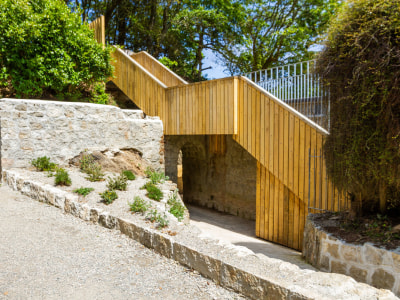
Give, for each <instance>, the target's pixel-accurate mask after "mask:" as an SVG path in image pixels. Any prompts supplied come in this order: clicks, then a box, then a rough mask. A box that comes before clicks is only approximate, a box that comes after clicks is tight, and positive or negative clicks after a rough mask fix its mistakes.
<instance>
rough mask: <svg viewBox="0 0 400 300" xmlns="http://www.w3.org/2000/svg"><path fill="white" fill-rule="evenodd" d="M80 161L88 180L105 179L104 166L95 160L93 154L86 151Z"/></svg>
mask: <svg viewBox="0 0 400 300" xmlns="http://www.w3.org/2000/svg"><path fill="white" fill-rule="evenodd" d="M79 163H80V169H81V171H82V172H84V173H86V174H87V175H88V176H87V177H86V179H87V180H89V181H92V182H95V181H103V180H104V174H103V172H102V171H101V169H102V167H101V165H100V164H98V163H96V162H95V161H94V157H93V155H91V154H90V153H87V151H85V152H84V153H83V154H82V158H81V159H80V161H79Z"/></svg>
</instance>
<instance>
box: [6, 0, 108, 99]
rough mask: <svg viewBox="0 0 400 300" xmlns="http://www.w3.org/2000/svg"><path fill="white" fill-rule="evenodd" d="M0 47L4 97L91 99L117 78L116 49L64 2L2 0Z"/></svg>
mask: <svg viewBox="0 0 400 300" xmlns="http://www.w3.org/2000/svg"><path fill="white" fill-rule="evenodd" d="M0 45H1V47H0V85H2V86H3V87H4V86H7V89H6V90H5V91H6V94H5V95H4V96H8V97H13V96H17V97H22V98H26V97H30V98H40V97H49V96H55V97H57V98H59V99H71V100H77V99H79V98H81V97H83V98H86V97H89V98H90V97H92V96H96V95H99V93H98V91H97V90H96V89H95V88H94V87H95V86H96V83H98V82H104V81H105V80H107V78H108V77H109V76H111V75H112V66H111V63H110V52H111V48H110V47H104V48H103V46H102V45H100V44H98V43H97V42H96V41H95V39H94V34H93V31H92V30H91V29H89V26H88V25H87V24H82V21H81V18H80V15H79V12H76V13H72V12H71V10H70V9H69V8H68V7H67V5H66V4H65V1H54V0H35V1H30V0H0ZM103 90H104V88H103ZM3 93H4V91H3ZM100 97H103V96H100ZM97 101H98V100H97ZM102 101H103V100H102Z"/></svg>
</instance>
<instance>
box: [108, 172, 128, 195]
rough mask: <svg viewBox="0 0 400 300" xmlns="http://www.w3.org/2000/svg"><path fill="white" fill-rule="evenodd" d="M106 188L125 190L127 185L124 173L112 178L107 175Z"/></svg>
mask: <svg viewBox="0 0 400 300" xmlns="http://www.w3.org/2000/svg"><path fill="white" fill-rule="evenodd" d="M107 180H108V181H107V188H108V189H109V190H120V191H126V187H127V185H128V178H127V177H126V176H125V175H124V174H120V175H119V176H116V177H114V178H111V177H108V179H107Z"/></svg>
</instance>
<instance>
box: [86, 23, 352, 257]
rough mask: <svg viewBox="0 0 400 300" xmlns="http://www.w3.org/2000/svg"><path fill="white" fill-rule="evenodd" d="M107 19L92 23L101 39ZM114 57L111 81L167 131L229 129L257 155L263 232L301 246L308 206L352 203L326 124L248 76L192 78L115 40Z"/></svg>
mask: <svg viewBox="0 0 400 300" xmlns="http://www.w3.org/2000/svg"><path fill="white" fill-rule="evenodd" d="M98 20H99V19H98ZM101 20H102V19H100V21H97V20H96V21H95V22H93V23H92V24H91V26H92V27H93V28H94V29H95V32H96V37H97V38H98V41H104V38H103V36H104V25H102V24H103V23H102V22H101ZM99 31H102V34H99V33H98V32H99ZM113 58H114V67H115V71H114V78H112V81H113V82H114V83H115V84H116V85H117V86H118V87H119V88H120V89H121V90H122V91H123V92H124V93H125V94H126V95H127V96H128V97H129V98H130V99H132V100H133V101H134V102H135V104H136V105H137V106H139V107H140V108H141V109H142V110H143V111H144V112H145V113H146V114H147V115H152V116H159V117H160V119H161V120H162V121H163V124H164V133H165V134H166V135H231V136H233V139H234V140H235V141H236V142H238V143H239V144H240V145H241V146H242V147H243V148H244V149H246V150H247V151H248V152H249V153H250V154H251V155H252V156H253V157H254V158H255V159H256V160H257V197H256V198H257V199H256V201H257V203H256V235H257V236H258V237H261V238H264V239H267V240H269V241H273V242H276V243H279V244H282V245H285V246H288V247H291V248H294V249H298V250H301V248H302V241H303V230H304V224H305V220H306V217H307V214H308V213H309V212H319V211H323V210H330V211H337V210H342V209H345V208H347V207H348V199H347V197H345V195H343V194H341V193H339V192H338V190H337V189H336V188H335V187H334V186H333V184H332V182H331V181H330V180H329V178H328V176H327V173H326V166H325V161H324V159H323V156H322V155H323V154H322V153H323V151H322V147H323V140H324V137H325V136H326V135H327V134H328V132H327V131H326V130H324V129H323V128H321V127H319V126H318V125H317V124H315V123H314V122H312V121H311V120H309V119H308V118H306V117H305V116H303V115H302V114H300V113H299V112H297V111H295V110H294V109H293V108H291V107H290V106H288V105H287V104H285V103H283V102H282V101H280V100H279V99H277V98H276V97H274V96H272V95H271V94H269V93H268V92H266V91H265V90H263V89H262V88H260V87H259V86H257V85H256V84H255V83H253V82H252V81H250V80H249V79H247V78H245V77H242V76H239V77H236V76H235V77H229V78H223V79H217V80H210V81H204V82H199V83H193V84H188V83H187V82H185V81H184V80H183V79H182V78H180V77H179V76H177V75H176V74H174V73H173V72H171V71H170V70H169V69H167V68H166V67H164V66H163V65H162V64H161V63H159V62H158V61H157V60H156V59H154V58H153V57H151V56H150V55H149V54H148V53H146V52H140V53H136V54H133V55H132V56H129V55H127V54H126V53H125V52H124V51H122V50H121V49H119V48H115V51H114V52H113Z"/></svg>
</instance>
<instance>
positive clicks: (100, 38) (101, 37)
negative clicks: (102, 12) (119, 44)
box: [89, 16, 106, 45]
mask: <svg viewBox="0 0 400 300" xmlns="http://www.w3.org/2000/svg"><path fill="white" fill-rule="evenodd" d="M105 24H106V23H105V19H104V16H101V17H99V18H97V19H96V20H94V21H93V22H92V23H90V24H89V28H90V29H94V37H95V39H96V41H97V42H98V43H99V44H102V45H105V44H106V27H105Z"/></svg>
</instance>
